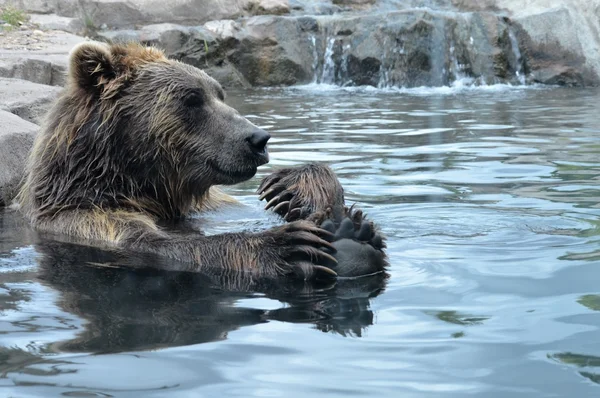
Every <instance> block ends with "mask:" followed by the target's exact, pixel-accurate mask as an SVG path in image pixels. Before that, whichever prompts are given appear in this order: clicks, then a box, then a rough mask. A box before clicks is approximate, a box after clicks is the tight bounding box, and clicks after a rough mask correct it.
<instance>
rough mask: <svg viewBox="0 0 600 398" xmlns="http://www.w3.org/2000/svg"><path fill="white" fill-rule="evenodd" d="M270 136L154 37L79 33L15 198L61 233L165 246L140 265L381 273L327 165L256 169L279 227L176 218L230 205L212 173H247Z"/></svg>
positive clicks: (238, 177)
mask: <svg viewBox="0 0 600 398" xmlns="http://www.w3.org/2000/svg"><path fill="white" fill-rule="evenodd" d="M269 138H270V136H269V134H268V133H267V132H265V131H263V130H261V129H259V128H257V127H256V126H254V125H253V124H252V123H250V122H249V121H248V120H247V119H245V118H244V117H242V116H241V115H240V114H239V113H238V112H237V111H236V110H234V109H233V108H231V107H229V106H228V105H226V104H225V93H224V91H223V89H222V88H221V86H220V85H219V84H218V83H217V82H216V81H215V80H214V79H212V78H211V77H209V76H208V75H207V74H206V73H204V72H203V71H201V70H199V69H197V68H195V67H192V66H190V65H187V64H184V63H181V62H178V61H175V60H170V59H167V58H166V57H165V55H164V53H162V52H161V51H159V50H158V49H155V48H151V47H143V46H141V45H138V44H127V45H105V44H101V43H96V42H85V43H82V44H80V45H79V46H77V47H76V48H74V49H73V51H72V52H71V55H70V66H69V75H68V83H67V86H66V88H65V90H64V91H63V93H62V94H61V96H60V97H59V98H58V100H57V102H56V104H55V105H54V106H53V108H52V109H51V110H50V112H49V114H48V116H47V120H46V122H45V124H44V126H43V128H42V131H41V133H40V134H39V135H38V137H37V139H36V142H35V145H34V148H33V150H32V153H31V156H30V160H29V164H28V169H27V178H26V181H25V183H24V185H23V188H22V190H21V192H20V198H19V201H20V204H21V210H22V211H23V213H24V214H26V216H27V217H28V218H29V219H30V220H31V222H32V224H33V225H34V227H35V228H36V229H37V230H38V231H42V232H44V233H48V234H50V235H51V236H53V237H55V238H56V239H63V240H64V239H66V240H69V241H71V242H75V243H78V244H85V245H92V246H97V247H101V248H119V249H120V248H123V249H127V250H131V251H134V252H141V253H148V254H151V255H154V256H158V257H161V258H167V259H170V260H171V261H153V262H149V263H152V264H151V265H148V266H150V267H158V268H161V269H165V270H170V271H193V272H202V271H204V270H207V269H209V268H216V269H221V270H227V271H230V270H231V271H240V272H242V273H244V274H245V275H247V276H248V275H250V276H251V277H252V278H255V279H257V280H260V279H265V278H266V279H271V278H277V277H282V276H292V277H299V278H303V279H311V278H315V277H335V276H336V274H340V275H348V276H354V275H361V274H368V273H373V272H378V271H381V270H382V269H383V267H384V266H385V265H386V261H385V255H384V254H383V247H384V244H383V241H382V239H381V236H380V234H379V232H378V231H377V229H376V228H375V227H374V225H373V224H372V223H371V222H368V221H367V220H366V219H365V218H364V217H363V215H362V213H361V212H360V211H355V210H352V209H348V208H346V207H345V206H344V197H343V196H344V195H343V189H342V187H341V185H340V184H339V181H338V180H337V178H336V176H335V174H334V173H333V172H332V171H331V170H330V169H329V168H328V167H326V166H324V165H316V164H315V165H308V166H303V167H300V168H296V169H286V170H282V171H279V172H276V173H274V174H273V175H271V176H269V177H267V178H266V179H265V180H264V181H263V184H262V186H261V192H263V194H262V196H261V197H262V198H266V199H268V200H269V204H268V207H271V206H274V207H275V210H276V211H277V212H279V213H281V214H284V215H285V218H286V221H288V223H285V224H283V225H281V226H277V227H274V228H271V229H269V230H266V231H263V232H260V233H250V232H242V233H226V234H220V235H214V236H204V235H203V234H202V233H201V232H200V231H195V232H190V231H184V230H182V229H178V228H177V227H176V226H177V223H178V222H179V221H180V220H182V219H184V218H185V217H186V216H187V215H189V214H190V213H192V212H196V211H203V210H207V209H215V208H218V207H219V206H221V205H223V204H232V203H235V200H234V199H233V198H231V197H229V196H227V195H226V194H224V193H223V192H221V191H220V190H218V189H217V188H216V187H215V185H228V184H236V183H239V182H241V181H244V180H247V179H249V178H251V177H253V176H254V175H255V173H256V171H257V167H258V166H260V165H263V164H265V163H267V161H268V153H267V146H266V144H267V141H268V140H269ZM67 237H68V239H67ZM336 246H337V250H336ZM338 262H339V263H346V264H347V265H348V266H347V267H343V268H341V267H340V265H339V264H338V265H336V263H338ZM336 270H337V272H336ZM340 270H342V272H340Z"/></svg>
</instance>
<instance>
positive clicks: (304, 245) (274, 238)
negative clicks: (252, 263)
mask: <svg viewBox="0 0 600 398" xmlns="http://www.w3.org/2000/svg"><path fill="white" fill-rule="evenodd" d="M264 237H265V240H264V243H265V245H266V247H265V251H266V253H267V256H268V257H267V258H266V259H265V263H266V264H268V267H269V270H270V272H271V273H273V274H275V275H280V276H281V275H287V276H294V277H298V278H301V279H305V280H308V279H331V278H335V277H336V276H337V273H336V272H335V271H334V270H333V269H331V268H332V267H335V266H336V265H337V260H336V259H335V257H334V256H333V254H334V253H335V251H336V249H335V247H334V246H333V244H332V243H331V242H332V241H333V239H334V234H332V233H331V232H329V231H327V230H325V229H322V228H319V227H317V226H316V225H315V224H314V223H312V222H309V221H295V222H291V223H289V224H285V225H282V226H279V227H275V228H273V229H271V230H269V231H267V232H265V233H264ZM272 253H274V254H276V256H275V257H273V256H272V255H270V254H272Z"/></svg>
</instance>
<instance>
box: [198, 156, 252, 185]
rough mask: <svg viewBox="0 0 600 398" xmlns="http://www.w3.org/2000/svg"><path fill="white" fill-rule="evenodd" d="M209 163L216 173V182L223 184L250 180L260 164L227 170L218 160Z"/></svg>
mask: <svg viewBox="0 0 600 398" xmlns="http://www.w3.org/2000/svg"><path fill="white" fill-rule="evenodd" d="M208 164H209V166H210V168H211V169H212V170H213V172H214V174H215V177H216V178H215V179H216V180H217V181H216V183H217V184H221V185H232V184H237V183H239V182H242V181H246V180H249V179H250V178H252V177H254V175H255V174H256V171H257V169H258V166H246V167H245V168H244V169H242V170H227V169H225V168H221V167H219V165H218V164H217V163H216V162H210V161H209V162H208Z"/></svg>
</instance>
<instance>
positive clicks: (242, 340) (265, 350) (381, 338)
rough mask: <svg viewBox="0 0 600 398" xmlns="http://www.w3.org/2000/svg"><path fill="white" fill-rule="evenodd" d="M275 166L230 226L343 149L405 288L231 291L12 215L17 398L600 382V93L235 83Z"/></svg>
mask: <svg viewBox="0 0 600 398" xmlns="http://www.w3.org/2000/svg"><path fill="white" fill-rule="evenodd" d="M228 102H229V103H230V104H231V105H233V106H235V107H237V108H238V109H239V110H240V111H241V113H243V114H245V115H247V116H248V117H249V118H250V119H251V120H252V121H253V122H255V123H256V124H258V125H260V126H262V127H264V128H267V129H269V131H270V132H271V133H272V135H273V139H272V141H271V144H270V151H271V155H272V156H271V157H272V161H271V163H270V164H269V165H268V166H266V167H263V168H261V170H260V171H259V175H258V176H257V177H256V178H254V179H253V180H251V181H248V182H247V183H244V184H241V185H239V186H236V187H232V188H231V189H230V192H232V193H233V194H235V195H236V196H237V197H239V198H240V200H241V201H242V202H244V203H245V204H246V205H247V206H248V210H247V211H243V212H240V211H239V210H235V211H233V210H231V211H228V212H224V213H219V214H207V215H204V216H203V217H202V218H201V219H200V221H201V222H203V223H204V225H205V226H206V228H207V230H208V231H209V232H211V233H215V232H219V231H225V230H239V229H246V228H249V229H254V230H256V229H261V228H266V227H268V226H269V225H273V224H274V223H276V222H278V221H277V219H276V217H274V216H273V215H267V214H265V213H263V212H262V211H261V210H260V209H261V204H260V203H258V201H257V200H256V197H255V195H254V194H253V191H254V189H255V188H256V187H257V184H258V180H259V177H261V176H263V175H265V174H267V173H268V172H269V171H270V170H271V168H272V167H279V166H284V165H294V164H300V163H303V162H308V161H315V160H318V161H324V162H327V163H329V164H330V165H331V166H332V167H333V168H334V169H335V170H336V172H337V173H338V175H339V177H340V179H341V181H342V183H343V185H344V186H345V189H346V194H347V198H348V200H349V201H352V202H357V203H359V205H360V206H361V207H362V208H364V209H366V211H367V213H368V214H369V216H370V218H372V219H373V220H375V221H376V222H378V223H379V224H380V225H381V227H382V229H383V230H384V231H385V233H386V234H387V236H388V246H389V249H388V253H389V257H390V262H391V267H390V270H389V274H390V278H389V279H388V280H387V282H384V281H381V280H375V281H373V280H369V281H366V282H364V284H363V285H360V284H358V285H352V286H339V287H337V288H334V289H329V290H326V291H304V292H294V293H293V294H290V293H289V292H284V293H279V294H273V293H252V292H242V293H239V292H238V293H231V292H227V291H223V289H220V288H219V287H218V286H213V285H211V283H210V282H209V281H204V280H203V279H202V278H196V279H194V278H189V276H182V275H172V276H165V275H150V274H149V275H136V274H133V273H127V272H121V271H117V270H106V269H101V270H99V269H95V268H93V267H82V266H81V263H84V262H88V263H89V262H94V261H97V262H101V261H102V260H103V257H102V255H101V254H98V253H93V252H89V253H86V252H85V251H84V252H82V251H81V250H76V249H73V248H71V247H68V246H61V245H60V244H58V245H57V244H54V243H52V242H46V241H44V240H40V239H39V238H38V237H37V236H36V235H35V234H34V233H32V232H31V231H28V230H27V229H26V228H24V227H23V226H22V225H20V223H19V221H18V219H16V218H15V217H14V215H12V214H11V213H7V212H4V213H3V212H0V271H1V273H0V375H1V378H0V396H7V397H8V396H14V397H37V396H60V395H61V394H62V395H63V396H115V397H139V396H144V397H162V396H172V397H190V396H194V397H196V396H206V397H213V396H242V397H249V396H260V397H267V396H268V397H277V396H281V397H303V396H326V397H348V396H378V397H399V396H402V397H465V396H481V397H509V396H510V397H596V396H598V395H599V394H600V339H599V338H598V336H599V333H598V329H599V328H600V313H598V311H600V245H599V243H600V218H599V215H600V184H599V183H598V182H599V178H600V127H599V121H600V113H599V110H600V92H599V91H596V90H591V89H590V90H575V89H573V90H571V89H557V88H545V89H540V88H529V89H519V88H507V87H502V86H492V87H484V88H479V89H469V88H456V87H455V88H452V89H415V90H404V91H403V90H396V91H393V90H389V91H380V90H366V89H365V90H361V89H355V90H342V89H334V88H330V87H323V86H308V87H300V88H295V89H285V90H283V89H282V90H279V89H277V90H255V91H248V92H233V93H229V98H228Z"/></svg>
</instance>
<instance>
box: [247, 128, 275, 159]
mask: <svg viewBox="0 0 600 398" xmlns="http://www.w3.org/2000/svg"><path fill="white" fill-rule="evenodd" d="M269 138H271V135H270V134H269V133H267V132H266V131H264V130H261V129H256V130H255V131H254V132H253V133H252V134H250V135H249V136H248V138H246V141H248V144H250V148H251V149H252V150H253V151H254V152H256V153H263V152H264V151H265V147H266V146H267V141H269Z"/></svg>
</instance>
